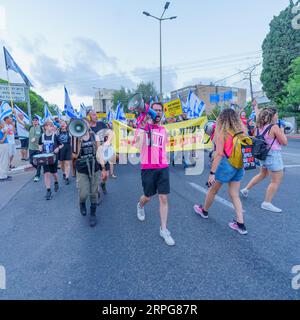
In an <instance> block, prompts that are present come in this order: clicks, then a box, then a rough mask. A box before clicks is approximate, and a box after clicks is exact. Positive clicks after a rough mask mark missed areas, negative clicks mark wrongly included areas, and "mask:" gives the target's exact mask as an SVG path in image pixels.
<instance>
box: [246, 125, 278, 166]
mask: <svg viewBox="0 0 300 320" xmlns="http://www.w3.org/2000/svg"><path fill="white" fill-rule="evenodd" d="M273 126H274V125H273V124H271V125H269V126H268V127H267V128H266V130H265V131H264V132H263V133H262V134H259V129H258V128H257V132H256V137H252V141H253V156H254V157H255V158H256V159H258V160H262V161H265V160H266V159H267V156H268V153H269V151H270V150H271V148H272V146H273V144H274V142H275V140H276V138H274V140H273V142H272V144H271V146H270V147H269V145H268V143H267V142H266V140H265V135H266V134H267V133H269V132H270V131H271V129H272V127H273Z"/></svg>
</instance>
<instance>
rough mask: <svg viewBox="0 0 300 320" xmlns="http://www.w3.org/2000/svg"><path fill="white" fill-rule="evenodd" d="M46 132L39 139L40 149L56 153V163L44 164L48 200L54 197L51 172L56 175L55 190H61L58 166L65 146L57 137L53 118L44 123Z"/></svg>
mask: <svg viewBox="0 0 300 320" xmlns="http://www.w3.org/2000/svg"><path fill="white" fill-rule="evenodd" d="M44 130H45V133H43V134H42V136H41V137H40V140H39V149H40V152H42V153H48V154H49V153H54V154H55V156H56V158H55V162H54V164H51V165H44V166H43V168H44V180H45V186H46V189H47V193H46V200H51V199H52V192H51V174H52V175H53V177H54V191H55V192H57V191H58V190H59V185H58V174H57V166H58V153H59V151H60V150H61V149H62V148H63V144H61V143H60V141H59V140H58V138H57V135H56V134H55V130H56V128H55V127H54V125H53V123H52V121H51V120H47V121H46V122H45V123H44Z"/></svg>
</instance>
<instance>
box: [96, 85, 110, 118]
mask: <svg viewBox="0 0 300 320" xmlns="http://www.w3.org/2000/svg"><path fill="white" fill-rule="evenodd" d="M114 93H115V90H112V89H104V88H103V89H101V88H99V89H97V92H96V94H95V98H94V99H93V108H94V110H95V111H96V112H99V113H107V112H108V111H109V110H110V109H111V108H112V106H113V103H114Z"/></svg>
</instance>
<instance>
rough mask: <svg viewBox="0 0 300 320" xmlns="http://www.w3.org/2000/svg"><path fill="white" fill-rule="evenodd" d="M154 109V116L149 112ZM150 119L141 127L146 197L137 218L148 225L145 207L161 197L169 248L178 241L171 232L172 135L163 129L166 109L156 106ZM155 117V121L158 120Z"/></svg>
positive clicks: (163, 234)
mask: <svg viewBox="0 0 300 320" xmlns="http://www.w3.org/2000/svg"><path fill="white" fill-rule="evenodd" d="M150 109H151V112H149V110H150ZM146 110H147V111H146V112H147V113H146V116H145V117H144V118H143V121H142V122H141V123H139V129H140V130H139V134H138V137H137V140H136V142H137V143H139V144H140V150H141V151H140V153H141V156H140V158H141V169H142V173H141V176H142V185H143V190H144V194H143V195H142V196H141V198H140V201H139V203H138V204H137V217H138V219H139V220H140V221H145V218H146V217H145V205H146V204H147V203H148V202H149V201H150V200H151V198H152V197H153V196H154V195H156V194H157V193H158V198H159V204H160V219H161V227H160V236H161V237H162V238H163V239H164V241H165V243H166V244H167V245H169V246H174V245H175V241H174V239H173V238H172V236H171V233H170V232H169V230H168V229H167V220H168V194H169V193H170V178H169V165H168V159H167V152H166V144H167V140H168V135H167V131H166V129H165V128H164V127H163V126H161V120H162V116H163V105H162V104H161V103H159V102H154V103H153V104H152V105H151V108H149V106H148V107H147V109H146ZM154 115H155V117H154Z"/></svg>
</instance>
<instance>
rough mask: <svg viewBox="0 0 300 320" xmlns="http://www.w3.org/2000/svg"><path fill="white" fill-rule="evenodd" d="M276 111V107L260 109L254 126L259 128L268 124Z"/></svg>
mask: <svg viewBox="0 0 300 320" xmlns="http://www.w3.org/2000/svg"><path fill="white" fill-rule="evenodd" d="M276 113H277V109H276V108H264V109H262V110H261V111H260V112H259V114H258V117H257V121H256V126H257V128H259V129H261V128H263V127H265V126H266V125H268V124H271V123H272V121H273V118H274V116H275V114H276Z"/></svg>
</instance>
